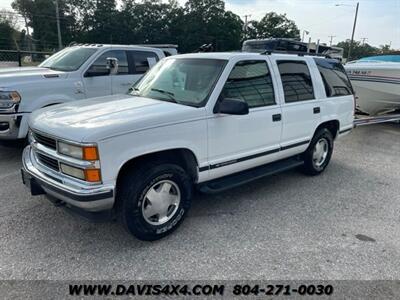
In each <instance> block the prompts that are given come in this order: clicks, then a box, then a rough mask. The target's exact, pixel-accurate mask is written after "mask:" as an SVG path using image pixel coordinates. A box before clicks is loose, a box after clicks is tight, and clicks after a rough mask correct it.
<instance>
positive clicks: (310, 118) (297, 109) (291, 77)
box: [271, 56, 321, 156]
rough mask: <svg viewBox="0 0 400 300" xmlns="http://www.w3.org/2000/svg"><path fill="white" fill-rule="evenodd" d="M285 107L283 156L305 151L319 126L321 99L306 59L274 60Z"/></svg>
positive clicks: (282, 141)
mask: <svg viewBox="0 0 400 300" xmlns="http://www.w3.org/2000/svg"><path fill="white" fill-rule="evenodd" d="M271 59H272V60H274V61H275V64H276V65H275V66H276V68H277V74H279V76H280V80H279V83H280V84H279V89H280V93H281V95H282V96H283V100H284V101H283V103H282V126H283V127H282V138H281V150H282V151H284V152H283V155H284V156H290V155H292V154H296V153H299V152H301V151H304V150H305V149H306V148H307V145H308V143H309V142H310V140H311V138H312V136H313V135H314V131H315V129H316V128H317V126H318V125H319V124H320V120H321V117H320V114H321V99H320V91H319V90H318V86H317V85H316V84H315V81H316V78H315V71H314V72H313V71H312V70H313V65H312V64H310V62H309V61H308V60H307V59H306V58H303V57H290V58H286V57H283V56H280V57H274V56H271Z"/></svg>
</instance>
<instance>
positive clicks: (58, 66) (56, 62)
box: [39, 47, 97, 72]
mask: <svg viewBox="0 0 400 300" xmlns="http://www.w3.org/2000/svg"><path fill="white" fill-rule="evenodd" d="M96 51H97V49H95V48H82V47H72V48H66V49H64V50H61V51H59V52H57V53H56V54H53V55H52V56H50V57H49V58H48V59H46V60H45V61H44V62H42V63H41V64H40V65H39V67H44V68H49V69H52V70H58V71H67V72H68V71H76V70H78V69H79V67H80V66H81V65H83V63H84V62H85V61H86V60H87V59H88V58H89V57H90V56H92V55H93V53H95V52H96Z"/></svg>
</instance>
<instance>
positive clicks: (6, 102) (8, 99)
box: [0, 91, 21, 108]
mask: <svg viewBox="0 0 400 300" xmlns="http://www.w3.org/2000/svg"><path fill="white" fill-rule="evenodd" d="M20 101H21V96H20V95H19V94H18V92H17V91H0V108H10V107H12V106H13V105H15V104H18V103H19V102H20Z"/></svg>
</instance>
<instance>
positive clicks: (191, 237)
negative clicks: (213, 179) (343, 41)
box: [0, 124, 400, 280]
mask: <svg viewBox="0 0 400 300" xmlns="http://www.w3.org/2000/svg"><path fill="white" fill-rule="evenodd" d="M335 146H336V149H335V153H334V156H333V159H332V162H331V165H330V166H329V168H328V169H327V171H326V172H325V173H324V174H323V175H321V176H317V177H306V176H304V175H302V174H301V173H299V172H298V171H295V170H294V171H290V172H286V173H283V174H279V175H276V176H272V177H269V178H265V179H261V180H258V181H255V182H253V183H251V184H248V185H245V186H242V187H239V188H236V189H233V190H230V191H228V192H225V193H222V194H218V195H214V196H208V195H199V196H196V197H195V199H194V203H193V207H192V210H191V211H190V213H189V216H188V218H187V219H186V220H185V222H184V223H183V224H182V226H181V227H180V228H179V229H178V230H177V231H176V232H175V233H174V234H173V235H171V236H169V237H167V238H165V239H163V240H161V241H157V242H153V243H149V242H141V241H138V240H136V239H135V238H133V237H131V236H130V235H128V234H127V233H126V232H125V231H124V230H123V229H122V227H121V226H120V225H119V224H117V223H102V224H94V223H89V222H87V221H85V220H82V219H80V218H78V217H75V216H72V215H70V214H68V213H66V212H65V211H64V210H63V209H60V208H56V207H54V206H52V205H51V204H50V202H48V201H47V200H46V199H45V198H43V197H35V198H34V197H31V196H30V195H29V193H28V191H27V190H26V189H25V188H24V186H23V185H22V184H21V180H20V173H19V168H20V166H21V163H20V155H21V152H22V148H21V146H18V145H10V144H9V143H1V144H0V207H1V208H0V279H99V280H106V279H136V280H139V279H145V280H150V279H157V280H158V279H185V280H191V279H330V280H333V279H400V180H399V179H400V156H399V154H400V125H399V124H381V125H374V126H367V127H361V128H357V129H355V130H354V131H353V132H352V133H351V134H349V135H347V136H346V137H344V138H342V139H341V140H339V141H337V143H336V145H335Z"/></svg>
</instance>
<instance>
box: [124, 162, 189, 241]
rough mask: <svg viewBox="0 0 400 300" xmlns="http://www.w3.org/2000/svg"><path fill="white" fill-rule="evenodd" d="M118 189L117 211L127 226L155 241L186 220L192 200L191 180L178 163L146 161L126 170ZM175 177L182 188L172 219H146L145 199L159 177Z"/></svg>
mask: <svg viewBox="0 0 400 300" xmlns="http://www.w3.org/2000/svg"><path fill="white" fill-rule="evenodd" d="M123 176H124V178H123V179H122V182H121V183H120V184H119V187H118V189H119V190H118V191H117V212H118V217H119V220H120V221H121V222H122V224H123V225H124V227H125V228H126V229H127V230H128V231H129V232H130V233H131V234H133V235H134V236H135V237H137V238H138V239H140V240H145V241H154V240H158V239H161V238H163V237H164V236H166V235H168V234H170V233H172V232H173V231H174V230H175V229H176V228H177V227H178V226H179V225H180V224H181V223H182V221H183V219H184V217H185V216H186V213H187V212H188V210H189V208H190V204H191V197H192V182H191V179H190V177H189V176H188V175H187V173H186V172H185V171H184V170H183V168H181V167H180V166H178V165H175V164H169V163H161V164H157V163H143V164H141V165H140V166H134V167H133V169H132V170H131V171H129V172H127V173H125V174H124V175H123ZM165 180H168V181H172V182H173V183H175V184H176V186H177V187H178V188H179V192H180V203H179V205H177V206H176V207H177V210H176V212H174V213H173V215H172V214H171V216H170V217H171V219H170V220H168V221H167V222H166V223H164V224H162V225H158V226H157V225H153V224H150V223H149V222H148V221H146V219H145V217H144V212H143V205H144V204H143V201H145V196H146V193H147V191H149V189H150V188H152V187H154V186H155V185H156V184H157V182H160V181H165Z"/></svg>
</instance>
